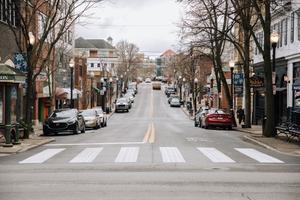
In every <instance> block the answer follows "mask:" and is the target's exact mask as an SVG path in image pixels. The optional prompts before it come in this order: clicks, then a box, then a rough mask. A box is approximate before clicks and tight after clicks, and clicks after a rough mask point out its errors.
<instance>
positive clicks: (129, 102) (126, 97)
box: [122, 94, 132, 109]
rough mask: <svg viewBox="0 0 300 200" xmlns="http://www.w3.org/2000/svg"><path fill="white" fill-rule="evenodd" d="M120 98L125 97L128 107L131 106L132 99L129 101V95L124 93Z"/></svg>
mask: <svg viewBox="0 0 300 200" xmlns="http://www.w3.org/2000/svg"><path fill="white" fill-rule="evenodd" d="M122 98H124V99H126V101H127V104H128V108H129V109H131V107H132V101H131V99H130V95H126V94H124V95H123V96H122Z"/></svg>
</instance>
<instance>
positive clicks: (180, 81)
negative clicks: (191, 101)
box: [178, 76, 182, 103]
mask: <svg viewBox="0 0 300 200" xmlns="http://www.w3.org/2000/svg"><path fill="white" fill-rule="evenodd" d="M178 81H179V99H180V103H181V101H182V76H179V77H178Z"/></svg>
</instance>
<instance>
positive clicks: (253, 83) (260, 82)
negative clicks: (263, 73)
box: [249, 75, 264, 88]
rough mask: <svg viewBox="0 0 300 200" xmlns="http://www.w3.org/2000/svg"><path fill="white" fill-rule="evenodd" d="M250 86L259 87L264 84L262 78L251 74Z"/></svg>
mask: <svg viewBox="0 0 300 200" xmlns="http://www.w3.org/2000/svg"><path fill="white" fill-rule="evenodd" d="M249 80H250V87H254V88H259V87H263V86H264V78H262V77H260V76H255V75H254V76H252V77H250V79H249Z"/></svg>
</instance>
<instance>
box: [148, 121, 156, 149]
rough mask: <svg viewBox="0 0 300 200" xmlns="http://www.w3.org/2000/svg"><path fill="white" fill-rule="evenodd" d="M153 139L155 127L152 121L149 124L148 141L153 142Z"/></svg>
mask: <svg viewBox="0 0 300 200" xmlns="http://www.w3.org/2000/svg"><path fill="white" fill-rule="evenodd" d="M154 141H155V128H154V124H153V123H152V124H151V133H150V136H149V143H150V144H153V143H154Z"/></svg>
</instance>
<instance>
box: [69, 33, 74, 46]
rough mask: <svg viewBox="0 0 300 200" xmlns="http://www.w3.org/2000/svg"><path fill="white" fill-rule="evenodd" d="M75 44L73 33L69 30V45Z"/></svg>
mask: <svg viewBox="0 0 300 200" xmlns="http://www.w3.org/2000/svg"><path fill="white" fill-rule="evenodd" d="M72 42H73V34H72V31H70V30H68V43H69V45H72Z"/></svg>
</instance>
